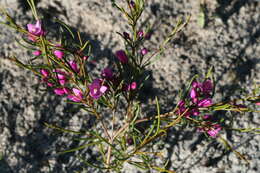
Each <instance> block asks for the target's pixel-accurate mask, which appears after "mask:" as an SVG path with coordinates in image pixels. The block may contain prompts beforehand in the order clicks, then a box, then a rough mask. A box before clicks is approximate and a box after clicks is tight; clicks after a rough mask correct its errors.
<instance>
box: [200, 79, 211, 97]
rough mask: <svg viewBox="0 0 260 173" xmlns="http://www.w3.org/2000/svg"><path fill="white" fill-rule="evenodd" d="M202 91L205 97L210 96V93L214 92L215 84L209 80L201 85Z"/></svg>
mask: <svg viewBox="0 0 260 173" xmlns="http://www.w3.org/2000/svg"><path fill="white" fill-rule="evenodd" d="M201 90H202V93H203V94H204V95H209V94H210V92H211V91H212V90H213V84H212V82H211V80H209V79H207V80H206V81H204V82H203V83H202V85H201Z"/></svg>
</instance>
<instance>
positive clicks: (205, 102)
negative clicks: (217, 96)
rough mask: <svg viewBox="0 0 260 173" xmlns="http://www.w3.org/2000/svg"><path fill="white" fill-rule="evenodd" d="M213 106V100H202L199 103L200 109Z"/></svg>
mask: <svg viewBox="0 0 260 173" xmlns="http://www.w3.org/2000/svg"><path fill="white" fill-rule="evenodd" d="M211 105H212V100H211V99H210V98H206V99H202V100H200V101H198V106H199V107H208V106H211Z"/></svg>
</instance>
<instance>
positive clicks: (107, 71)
mask: <svg viewBox="0 0 260 173" xmlns="http://www.w3.org/2000/svg"><path fill="white" fill-rule="evenodd" d="M101 76H102V77H103V78H105V79H112V78H113V72H112V70H111V69H110V68H108V67H107V68H104V69H103V70H102V72H101Z"/></svg>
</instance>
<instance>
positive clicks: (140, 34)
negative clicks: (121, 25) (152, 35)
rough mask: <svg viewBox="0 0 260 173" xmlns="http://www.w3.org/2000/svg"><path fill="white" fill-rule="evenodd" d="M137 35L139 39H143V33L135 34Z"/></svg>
mask: <svg viewBox="0 0 260 173" xmlns="http://www.w3.org/2000/svg"><path fill="white" fill-rule="evenodd" d="M137 35H138V37H139V38H143V36H144V32H143V31H142V30H141V31H139V32H138V33H137Z"/></svg>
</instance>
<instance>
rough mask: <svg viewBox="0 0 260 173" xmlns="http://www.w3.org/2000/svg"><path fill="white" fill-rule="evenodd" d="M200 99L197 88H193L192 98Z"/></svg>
mask: <svg viewBox="0 0 260 173" xmlns="http://www.w3.org/2000/svg"><path fill="white" fill-rule="evenodd" d="M197 97H198V94H197V91H196V89H195V88H192V89H191V91H190V98H192V99H195V98H197Z"/></svg>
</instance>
